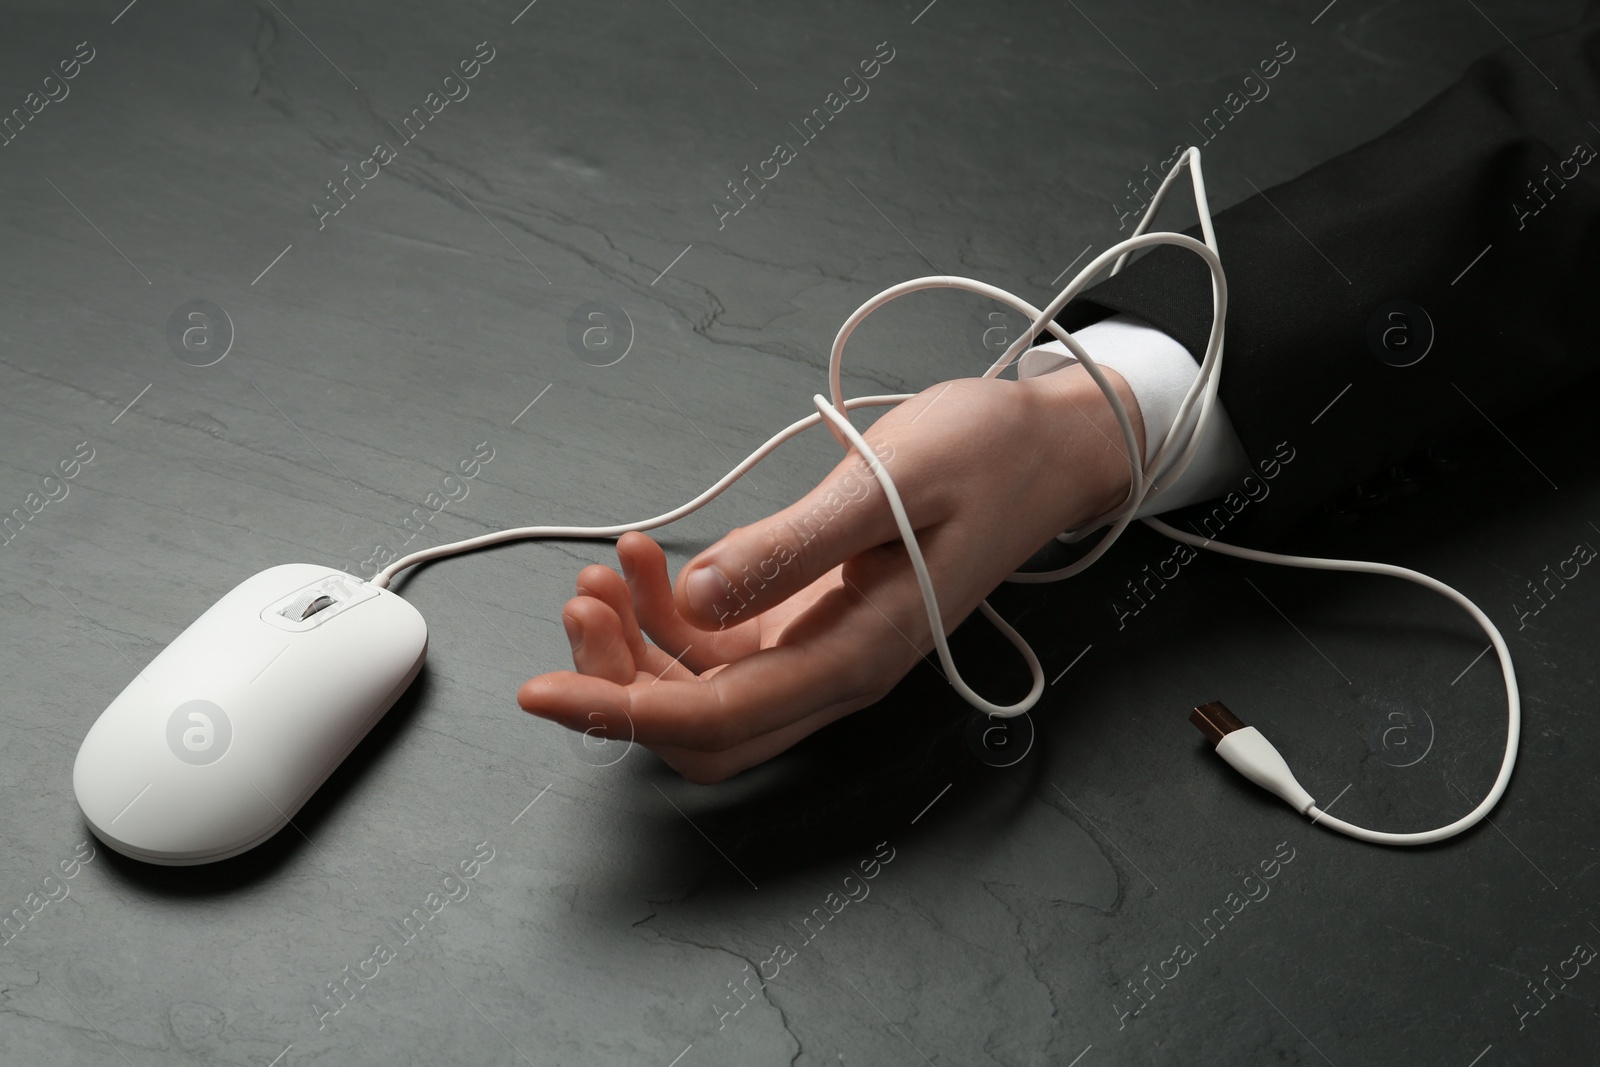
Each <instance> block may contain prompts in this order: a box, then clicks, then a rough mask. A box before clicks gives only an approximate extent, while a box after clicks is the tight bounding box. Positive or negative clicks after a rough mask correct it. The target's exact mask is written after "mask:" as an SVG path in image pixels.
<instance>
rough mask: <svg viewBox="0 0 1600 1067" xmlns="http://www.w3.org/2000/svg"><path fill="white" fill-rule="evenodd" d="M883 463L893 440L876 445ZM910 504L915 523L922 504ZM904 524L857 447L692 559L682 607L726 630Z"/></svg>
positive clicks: (680, 586) (682, 586) (682, 576)
mask: <svg viewBox="0 0 1600 1067" xmlns="http://www.w3.org/2000/svg"><path fill="white" fill-rule="evenodd" d="M874 449H875V451H876V452H877V454H878V458H879V460H880V461H882V462H883V463H884V465H885V467H889V466H890V461H891V460H892V459H893V458H894V447H893V446H892V445H890V444H888V443H886V442H885V443H880V444H877V445H875V446H874ZM914 505H915V502H914V501H913V500H910V499H907V500H905V506H906V508H907V510H908V513H909V515H910V517H911V519H912V522H913V524H916V523H917V521H918V518H919V516H918V514H917V511H918V509H917V508H916V507H915V506H914ZM899 536H900V531H899V528H898V527H896V526H895V522H894V516H893V514H892V513H891V512H890V510H889V505H888V502H887V501H886V500H885V499H884V494H883V488H882V486H880V485H879V484H878V480H877V478H876V477H874V475H873V473H872V471H871V469H869V468H868V466H867V464H866V463H865V461H863V460H862V459H861V457H860V456H858V455H856V454H855V453H854V452H852V453H851V455H849V456H847V457H846V458H845V459H844V460H843V461H842V462H841V463H840V464H839V466H837V467H835V468H834V469H833V471H832V473H830V474H829V475H828V477H827V478H825V479H823V481H822V482H821V483H820V484H819V485H818V486H817V487H816V488H815V489H813V490H811V492H809V493H807V494H806V495H805V496H804V497H802V498H801V499H800V500H799V501H797V502H796V503H794V504H792V505H790V506H789V507H787V508H785V509H783V510H782V511H780V512H778V513H777V514H775V515H771V516H768V517H767V518H765V519H762V520H761V521H760V522H756V523H752V524H751V525H749V526H741V527H740V528H739V529H737V530H734V531H733V532H732V533H730V534H728V536H726V537H724V538H723V539H722V540H720V541H718V542H717V543H716V544H714V545H712V546H711V547H710V548H708V549H706V550H705V551H704V552H702V553H700V555H698V556H696V557H695V558H694V559H692V560H690V561H689V563H688V564H687V565H686V566H685V567H684V568H683V570H682V571H680V572H679V574H678V581H677V584H676V587H675V588H674V591H673V599H674V601H675V603H676V604H677V608H678V612H679V614H681V615H682V616H683V617H684V618H685V619H687V620H688V621H689V622H691V623H693V624H694V625H695V626H698V627H700V628H701V629H708V630H720V629H725V628H727V627H730V626H733V625H735V624H737V623H740V622H744V621H746V620H748V619H751V618H753V617H754V616H755V615H757V614H759V613H761V612H763V611H765V610H767V609H768V608H770V607H772V606H773V605H774V604H778V603H781V602H782V601H784V600H785V599H787V598H788V597H790V596H793V595H794V594H795V593H797V592H799V591H800V590H801V589H804V588H805V587H806V586H808V585H810V584H811V583H812V582H814V581H816V580H817V579H818V578H821V577H822V576H823V575H825V574H827V573H828V572H829V571H831V570H832V569H833V568H834V567H837V566H838V565H839V564H841V563H843V562H844V561H845V560H847V559H849V558H850V557H852V556H855V555H857V554H858V553H861V552H864V551H866V550H867V549H869V548H875V547H876V546H878V545H881V544H884V543H886V542H889V541H894V540H897V539H898V538H899Z"/></svg>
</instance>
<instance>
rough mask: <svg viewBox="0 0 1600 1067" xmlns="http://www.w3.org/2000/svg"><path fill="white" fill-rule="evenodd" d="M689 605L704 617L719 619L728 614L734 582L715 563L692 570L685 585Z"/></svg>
mask: <svg viewBox="0 0 1600 1067" xmlns="http://www.w3.org/2000/svg"><path fill="white" fill-rule="evenodd" d="M684 592H685V593H687V594H688V597H689V606H690V607H691V608H693V609H694V610H695V612H696V614H698V615H699V616H700V617H701V618H702V619H708V620H709V619H719V618H721V617H722V616H724V615H726V614H727V613H728V611H729V610H730V608H731V606H732V602H733V583H731V582H729V581H728V579H727V578H726V577H725V576H724V575H723V573H722V572H721V571H720V570H718V569H717V567H716V565H715V564H710V563H708V564H706V565H705V566H704V567H701V568H699V569H698V570H695V571H692V572H691V573H690V574H689V577H688V579H687V580H686V583H685V585H684Z"/></svg>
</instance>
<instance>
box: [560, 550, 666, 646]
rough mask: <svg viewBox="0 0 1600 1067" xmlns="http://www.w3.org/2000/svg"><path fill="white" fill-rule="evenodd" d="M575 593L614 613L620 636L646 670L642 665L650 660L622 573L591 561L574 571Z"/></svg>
mask: <svg viewBox="0 0 1600 1067" xmlns="http://www.w3.org/2000/svg"><path fill="white" fill-rule="evenodd" d="M578 595H579V596H589V597H594V598H595V599H596V600H598V601H600V602H601V603H603V604H605V605H606V606H607V607H608V608H610V609H611V610H612V611H613V612H615V613H616V616H617V619H618V621H619V622H620V623H621V634H622V638H623V640H624V641H626V642H627V646H628V651H629V652H630V653H631V654H632V656H633V661H634V663H636V664H639V665H641V669H647V668H645V667H644V665H645V664H647V663H648V661H649V659H650V646H649V645H648V644H647V643H646V641H645V639H644V634H643V633H642V632H641V631H640V630H639V621H638V619H636V618H635V617H634V614H633V597H632V596H631V595H630V594H629V592H628V586H627V583H626V582H624V581H623V580H622V576H621V575H619V574H618V573H617V572H616V571H614V570H612V569H611V568H610V567H602V566H601V565H600V564H598V563H595V564H591V565H590V566H587V567H585V568H583V570H581V571H579V572H578ZM657 651H659V649H658V650H657ZM585 673H589V672H585Z"/></svg>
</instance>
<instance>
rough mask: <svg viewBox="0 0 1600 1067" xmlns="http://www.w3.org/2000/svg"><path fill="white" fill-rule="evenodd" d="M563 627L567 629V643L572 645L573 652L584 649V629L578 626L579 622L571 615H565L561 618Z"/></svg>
mask: <svg viewBox="0 0 1600 1067" xmlns="http://www.w3.org/2000/svg"><path fill="white" fill-rule="evenodd" d="M561 625H562V626H564V627H566V630H567V642H568V643H569V644H570V645H572V651H574V652H576V651H578V649H580V648H582V647H583V627H581V626H579V625H578V620H576V619H574V618H572V617H571V616H569V615H563V616H561Z"/></svg>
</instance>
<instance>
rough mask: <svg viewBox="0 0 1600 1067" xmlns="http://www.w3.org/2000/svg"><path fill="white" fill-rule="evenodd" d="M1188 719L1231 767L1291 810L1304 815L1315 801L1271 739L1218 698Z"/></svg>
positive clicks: (1200, 707)
mask: <svg viewBox="0 0 1600 1067" xmlns="http://www.w3.org/2000/svg"><path fill="white" fill-rule="evenodd" d="M1189 721H1190V722H1192V723H1194V725H1195V728H1196V729H1198V730H1199V731H1200V732H1201V733H1203V734H1205V735H1206V740H1207V741H1210V742H1211V744H1212V745H1214V746H1215V747H1216V750H1217V755H1219V756H1221V757H1222V758H1223V759H1225V760H1227V761H1228V763H1229V764H1230V765H1231V766H1232V767H1233V769H1234V770H1236V771H1238V772H1239V773H1240V774H1242V775H1244V776H1245V777H1246V778H1248V779H1250V780H1251V781H1252V782H1254V783H1256V785H1259V786H1260V787H1261V788H1263V789H1265V790H1267V791H1268V792H1270V793H1274V794H1276V795H1277V796H1279V797H1282V798H1283V800H1284V802H1285V803H1287V804H1288V805H1289V806H1290V807H1292V808H1293V809H1294V810H1295V811H1298V812H1299V813H1300V814H1302V815H1304V814H1306V812H1307V811H1309V810H1310V809H1311V808H1312V807H1313V806H1314V805H1315V804H1316V801H1315V800H1313V799H1312V797H1311V794H1310V793H1308V792H1306V791H1305V789H1304V787H1302V786H1301V785H1300V783H1299V782H1297V781H1296V780H1295V777H1294V773H1293V772H1292V771H1290V770H1289V765H1288V764H1287V763H1286V762H1284V759H1283V756H1282V755H1280V754H1279V752H1278V750H1277V749H1276V748H1274V747H1273V746H1272V742H1271V741H1268V740H1267V739H1266V738H1265V737H1263V736H1262V734H1261V731H1260V730H1257V729H1256V728H1255V727H1254V726H1246V725H1245V724H1244V723H1243V722H1241V721H1240V720H1239V717H1238V716H1237V715H1235V714H1234V713H1233V712H1231V711H1229V710H1228V707H1227V705H1226V704H1224V703H1222V701H1220V700H1213V701H1212V702H1211V703H1209V704H1201V705H1200V706H1199V707H1197V708H1195V709H1194V711H1193V712H1192V713H1191V714H1190V715H1189Z"/></svg>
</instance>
